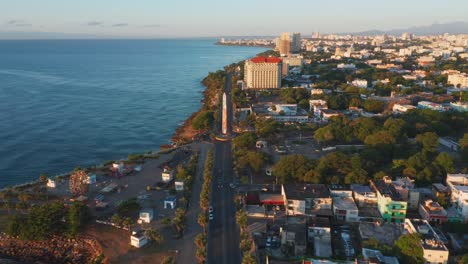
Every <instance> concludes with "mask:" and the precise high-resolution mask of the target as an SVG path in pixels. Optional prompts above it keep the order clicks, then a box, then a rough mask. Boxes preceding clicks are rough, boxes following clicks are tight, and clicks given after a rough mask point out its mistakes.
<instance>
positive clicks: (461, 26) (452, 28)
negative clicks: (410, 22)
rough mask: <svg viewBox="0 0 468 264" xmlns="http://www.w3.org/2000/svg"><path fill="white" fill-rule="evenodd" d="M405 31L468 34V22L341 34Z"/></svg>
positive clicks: (393, 34) (373, 34)
mask: <svg viewBox="0 0 468 264" xmlns="http://www.w3.org/2000/svg"><path fill="white" fill-rule="evenodd" d="M404 32H408V33H413V34H415V35H419V36H422V35H441V34H444V33H449V34H468V22H463V21H458V22H450V23H444V24H439V23H434V24H432V25H428V26H418V27H409V28H401V29H391V30H367V31H362V32H353V33H341V34H340V35H347V34H352V35H356V36H375V35H382V34H387V35H392V36H400V35H401V34H403V33H404Z"/></svg>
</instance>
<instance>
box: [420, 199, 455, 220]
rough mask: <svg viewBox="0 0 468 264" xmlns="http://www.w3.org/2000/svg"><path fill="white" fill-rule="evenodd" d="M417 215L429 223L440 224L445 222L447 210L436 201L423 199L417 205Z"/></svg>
mask: <svg viewBox="0 0 468 264" xmlns="http://www.w3.org/2000/svg"><path fill="white" fill-rule="evenodd" d="M418 212H419V215H421V217H422V218H423V219H424V220H427V221H428V222H430V223H436V224H442V223H445V222H447V220H448V216H447V211H445V209H444V208H443V207H442V206H440V204H439V203H438V202H435V201H432V200H431V199H428V200H425V201H424V202H422V203H421V204H420V205H419V210H418Z"/></svg>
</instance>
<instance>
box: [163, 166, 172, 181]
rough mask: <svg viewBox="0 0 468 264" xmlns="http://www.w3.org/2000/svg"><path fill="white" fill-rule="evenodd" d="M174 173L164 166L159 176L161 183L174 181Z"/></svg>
mask: <svg viewBox="0 0 468 264" xmlns="http://www.w3.org/2000/svg"><path fill="white" fill-rule="evenodd" d="M174 174H175V171H174V170H173V169H171V168H169V167H168V166H165V167H164V169H163V172H162V174H161V177H162V181H163V182H170V181H172V180H173V179H174Z"/></svg>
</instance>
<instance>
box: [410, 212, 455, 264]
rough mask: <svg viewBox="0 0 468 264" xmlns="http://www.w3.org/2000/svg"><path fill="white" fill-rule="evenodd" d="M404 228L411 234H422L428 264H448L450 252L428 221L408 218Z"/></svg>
mask: <svg viewBox="0 0 468 264" xmlns="http://www.w3.org/2000/svg"><path fill="white" fill-rule="evenodd" d="M404 226H405V231H406V232H407V233H409V234H415V233H419V234H421V236H422V239H421V247H422V249H423V257H424V260H425V261H426V263H427V264H440V263H443V264H446V263H448V258H449V251H448V249H447V247H446V246H445V245H444V243H443V242H442V241H441V240H440V238H439V236H438V235H437V233H436V232H435V231H434V229H432V226H431V225H430V224H429V222H428V221H427V220H422V219H408V218H407V219H405V225H404Z"/></svg>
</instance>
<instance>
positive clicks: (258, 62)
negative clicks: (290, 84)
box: [244, 56, 282, 89]
mask: <svg viewBox="0 0 468 264" xmlns="http://www.w3.org/2000/svg"><path fill="white" fill-rule="evenodd" d="M281 67H282V63H281V59H280V58H277V57H261V56H259V57H255V58H252V59H250V60H247V61H245V66H244V82H245V85H246V88H247V89H275V88H280V87H281Z"/></svg>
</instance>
